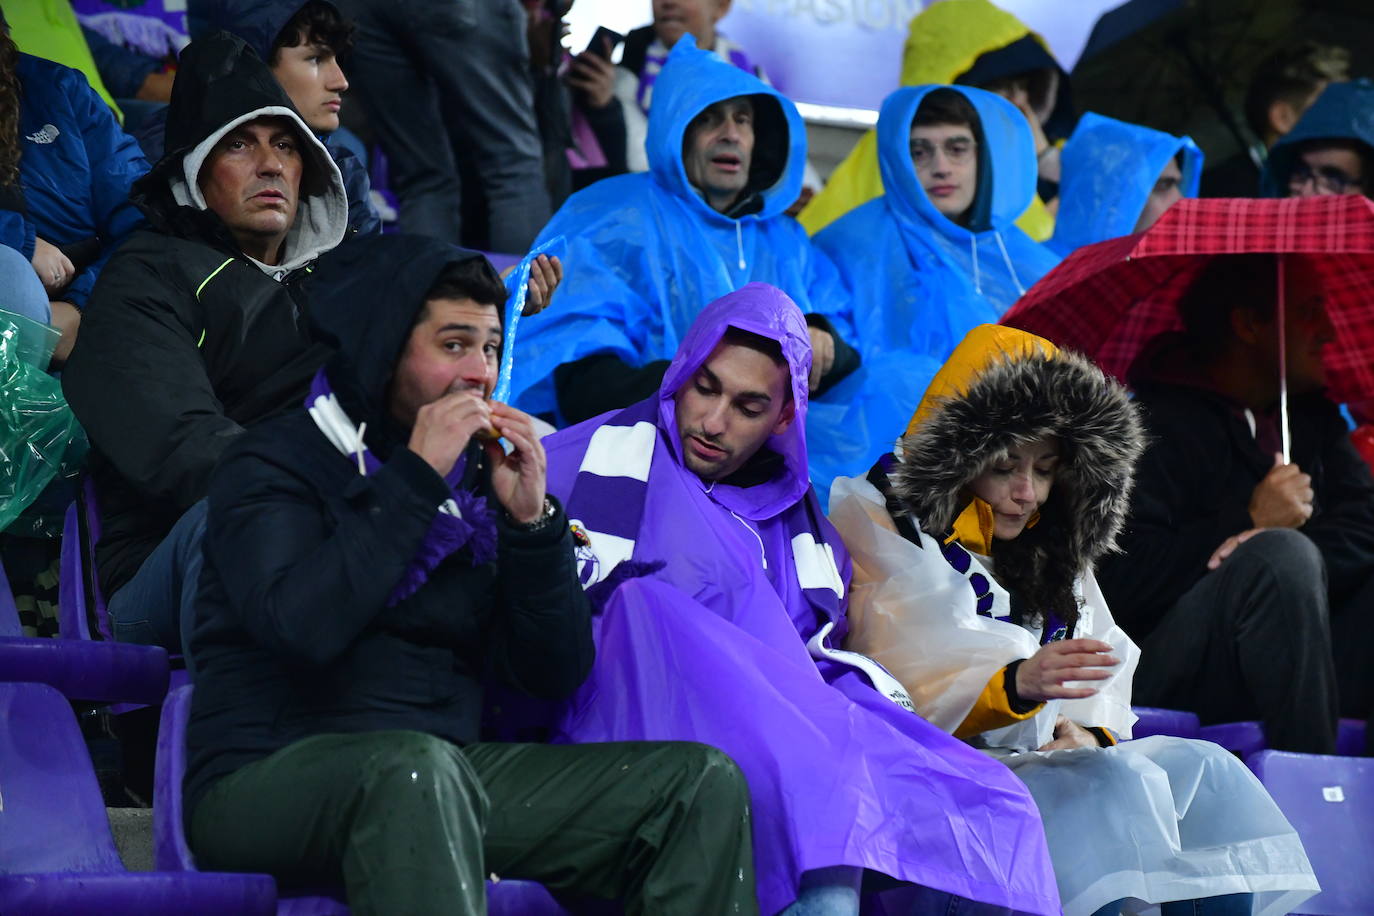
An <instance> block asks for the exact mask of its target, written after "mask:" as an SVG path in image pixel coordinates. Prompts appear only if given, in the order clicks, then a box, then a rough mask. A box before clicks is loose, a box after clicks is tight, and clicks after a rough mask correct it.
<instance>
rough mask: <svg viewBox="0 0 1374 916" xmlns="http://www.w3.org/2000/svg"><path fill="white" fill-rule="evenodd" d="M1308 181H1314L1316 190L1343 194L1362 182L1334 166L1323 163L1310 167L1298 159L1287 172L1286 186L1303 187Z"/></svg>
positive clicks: (1295, 188) (1292, 187) (1293, 188)
mask: <svg viewBox="0 0 1374 916" xmlns="http://www.w3.org/2000/svg"><path fill="white" fill-rule="evenodd" d="M1309 181H1311V182H1315V183H1316V187H1317V190H1318V191H1324V192H1326V193H1327V194H1344V193H1345V192H1346V191H1348V190H1350V189H1351V188H1353V187H1359V186H1360V185H1361V184H1362V183H1363V182H1362V180H1361V179H1359V178H1352V177H1351V176H1349V175H1347V174H1346V173H1345V172H1343V171H1341V170H1340V169H1338V168H1336V167H1335V166H1330V165H1323V166H1318V167H1317V168H1315V169H1314V168H1312V166H1310V165H1308V164H1307V163H1306V162H1303V161H1301V160H1299V161H1298V162H1297V163H1295V164H1294V165H1293V171H1291V172H1289V173H1288V187H1289V189H1290V190H1297V189H1299V188H1302V187H1304V186H1305V185H1306V184H1307V183H1308V182H1309Z"/></svg>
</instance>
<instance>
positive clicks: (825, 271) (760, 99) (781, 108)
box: [513, 35, 849, 414]
mask: <svg viewBox="0 0 1374 916" xmlns="http://www.w3.org/2000/svg"><path fill="white" fill-rule="evenodd" d="M742 95H746V96H752V97H753V98H754V103H755V104H754V108H755V124H756V127H755V136H756V142H755V146H754V152H753V157H752V161H751V167H750V186H749V189H747V190H746V194H749V193H751V192H752V193H753V194H754V195H755V196H756V199H755V201H754V204H755V205H754V206H753V207H746V208H745V209H750V210H752V212H748V213H745V214H744V215H741V216H734V217H732V216H726V215H723V214H721V213H717V212H716V211H715V210H713V209H711V207H710V206H709V205H708V204H707V203H706V201H705V200H704V199H703V198H702V196H701V194H700V193H699V192H698V191H697V190H696V189H695V188H694V187H693V186H692V185H691V183H690V182H689V181H688V180H687V172H686V169H685V167H684V165H683V161H682V142H683V135H684V134H685V133H686V130H687V125H688V123H689V122H690V121H691V120H692V118H694V117H695V116H696V115H697V114H698V113H700V112H701V111H703V110H705V109H706V108H708V107H710V106H711V105H713V104H715V103H716V102H720V101H723V100H725V99H730V98H734V97H736V96H742ZM645 147H646V152H647V153H648V158H649V171H648V172H647V173H638V174H631V175H618V176H616V177H614V178H607V179H605V180H603V181H599V182H597V183H596V184H593V185H591V186H590V187H588V188H585V189H583V190H581V191H579V192H577V193H576V194H574V195H572V196H571V197H570V198H568V200H567V201H566V202H565V203H564V204H563V206H562V207H561V208H559V210H558V212H557V213H555V214H554V216H553V219H552V220H550V222H549V224H548V225H547V226H546V227H545V228H544V231H543V232H542V233H541V234H540V236H539V238H538V239H537V240H536V242H535V244H536V245H539V244H542V243H543V242H545V241H547V240H549V239H551V238H553V237H554V236H559V235H562V236H565V237H566V238H567V240H568V253H567V257H566V258H564V259H563V264H564V276H563V283H562V285H561V286H560V287H559V290H558V296H557V298H556V299H555V300H554V305H553V307H552V308H551V309H549V310H547V311H545V312H543V313H541V314H539V315H536V316H533V317H531V318H527V319H525V322H524V323H523V324H522V325H521V335H520V337H519V338H518V339H517V341H516V344H515V373H514V377H515V381H514V392H513V400H514V401H515V403H516V404H517V405H518V406H519V407H521V408H522V409H524V410H527V411H529V412H531V413H550V414H556V411H557V404H556V398H555V393H554V384H553V371H554V369H556V368H557V367H558V366H560V365H563V364H564V363H570V362H573V361H575V360H578V359H581V358H582V357H585V356H590V355H592V354H595V353H609V354H614V355H615V356H617V357H618V358H620V359H621V360H623V361H624V362H626V363H628V364H629V365H631V366H642V365H644V364H645V363H648V362H652V361H654V360H660V359H671V358H672V356H673V354H674V353H676V352H677V349H678V345H679V344H680V343H681V341H682V337H683V335H684V334H686V333H687V329H688V328H690V327H691V326H692V322H693V320H694V319H695V318H696V316H697V315H698V314H699V313H700V312H701V310H702V309H703V308H705V307H706V305H707V304H708V303H710V302H713V301H715V300H716V299H719V298H720V297H721V296H723V295H725V294H726V293H728V292H732V291H733V290H736V289H739V288H740V287H742V286H744V285H745V284H746V283H750V282H763V283H769V284H771V285H773V286H776V287H778V288H779V289H781V290H783V292H785V293H787V295H788V296H790V297H791V298H792V300H793V301H794V302H796V303H797V305H798V306H799V307H800V308H801V310H802V311H803V312H804V313H807V314H812V313H817V314H824V315H827V316H829V315H833V314H835V313H842V312H844V311H845V310H847V308H848V298H849V297H848V293H847V292H846V291H845V289H844V287H843V286H842V285H841V283H840V279H839V274H838V272H837V271H836V269H835V267H834V265H833V264H831V263H830V262H829V259H827V258H825V257H824V256H822V255H820V254H819V253H818V252H817V251H816V250H815V249H814V248H813V247H812V245H811V241H810V240H809V239H808V238H807V236H806V232H805V230H803V229H802V227H801V225H800V224H798V223H797V222H796V221H795V220H793V219H791V218H789V217H787V216H785V215H784V211H786V209H787V208H788V207H789V206H791V204H792V203H793V202H794V201H795V200H796V199H797V196H798V194H799V193H800V191H801V183H802V170H803V168H804V163H805V160H806V128H805V126H804V125H803V123H802V119H801V116H800V115H799V114H798V113H797V110H796V107H795V106H794V105H793V104H792V103H791V102H790V101H788V100H787V99H786V98H785V97H784V96H782V95H781V94H780V93H778V92H777V91H776V90H774V89H773V88H771V87H769V86H767V85H765V84H764V83H763V82H762V81H760V80H759V79H758V78H757V77H755V76H753V75H752V74H749V73H746V72H745V71H743V70H741V69H739V68H738V67H736V66H734V65H733V64H729V63H727V62H725V61H723V60H721V59H720V58H718V57H716V56H715V55H714V54H711V53H710V52H708V51H702V50H700V49H698V48H697V47H696V43H695V41H694V40H693V39H692V37H691V36H690V35H688V36H684V37H683V38H681V39H680V40H679V41H678V43H677V44H676V45H674V46H673V50H672V53H671V54H670V55H669V57H668V63H667V64H666V65H665V66H664V68H663V70H662V72H661V74H660V75H659V78H658V82H657V84H656V85H655V88H654V106H653V111H652V113H651V114H650V117H649V132H648V137H647V140H646V142H645ZM835 330H836V332H837V333H838V334H839V335H840V336H841V337H843V338H845V339H846V340H847V339H848V336H849V335H848V329H847V328H846V327H843V326H841V325H839V324H836V326H835Z"/></svg>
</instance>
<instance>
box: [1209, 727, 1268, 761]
mask: <svg viewBox="0 0 1374 916" xmlns="http://www.w3.org/2000/svg"><path fill="white" fill-rule="evenodd" d="M1199 737H1201V738H1202V739H1203V740H1205V741H1211V742H1214V743H1216V744H1220V745H1221V746H1222V747H1224V748H1226V749H1227V750H1228V751H1230V752H1231V753H1233V754H1235V755H1236V756H1238V757H1240V759H1242V760H1244V759H1246V758H1247V757H1249V756H1250V755H1251V754H1257V753H1259V752H1260V751H1262V750H1265V749H1266V748H1268V747H1269V743H1268V741H1267V740H1266V739H1265V736H1264V726H1263V725H1261V724H1260V723H1258V722H1223V723H1221V724H1219V725H1204V726H1202V734H1201V735H1200V736H1199Z"/></svg>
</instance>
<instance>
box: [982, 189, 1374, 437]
mask: <svg viewBox="0 0 1374 916" xmlns="http://www.w3.org/2000/svg"><path fill="white" fill-rule="evenodd" d="M1247 252H1274V253H1282V254H1302V255H1304V256H1306V257H1307V258H1308V259H1309V260H1310V261H1311V262H1312V263H1313V265H1314V267H1315V268H1316V270H1317V272H1318V273H1319V275H1320V276H1321V278H1322V292H1323V295H1324V301H1325V304H1326V310H1327V316H1328V317H1329V318H1330V320H1331V324H1332V327H1333V328H1334V329H1335V340H1334V341H1333V342H1332V343H1331V344H1330V345H1329V346H1328V347H1327V348H1326V350H1325V352H1324V353H1323V361H1324V362H1325V364H1326V370H1327V381H1328V390H1329V392H1330V394H1331V396H1332V397H1333V398H1335V399H1336V400H1338V401H1348V402H1363V401H1370V400H1374V203H1371V201H1369V200H1367V199H1366V198H1364V197H1359V196H1356V195H1344V196H1340V197H1309V198H1290V199H1287V200H1250V199H1243V200H1232V199H1225V198H1221V199H1217V198H1213V199H1188V200H1181V201H1179V202H1178V203H1176V204H1174V205H1173V206H1172V207H1170V208H1169V210H1168V212H1166V213H1165V214H1164V215H1163V216H1162V217H1160V219H1159V221H1158V222H1157V223H1155V224H1154V226H1152V227H1150V228H1149V229H1148V230H1146V231H1145V232H1142V233H1140V234H1138V235H1130V236H1125V237H1123V238H1119V239H1110V240H1108V241H1105V242H1099V243H1097V244H1096V245H1087V246H1085V247H1083V248H1080V249H1078V250H1077V251H1075V252H1074V253H1073V254H1071V255H1069V257H1068V258H1066V259H1065V260H1064V262H1063V263H1062V264H1060V265H1059V266H1058V267H1056V268H1055V269H1054V270H1052V271H1050V273H1049V274H1047V275H1046V276H1045V277H1044V278H1043V279H1041V281H1040V282H1039V283H1037V284H1035V286H1034V287H1032V288H1031V289H1030V290H1029V291H1028V292H1027V293H1026V294H1025V295H1024V296H1022V297H1021V299H1020V300H1019V301H1018V302H1017V303H1016V304H1015V305H1014V306H1012V308H1011V310H1010V311H1008V312H1007V313H1006V315H1004V316H1003V317H1002V323H1003V324H1006V325H1009V326H1011V327H1015V328H1020V329H1021V330H1023V331H1029V332H1031V333H1032V334H1038V335H1039V336H1041V337H1044V338H1045V339H1047V340H1050V341H1052V342H1053V343H1055V344H1056V345H1058V346H1060V347H1064V348H1066V349H1070V350H1077V351H1079V352H1080V353H1084V354H1086V355H1088V356H1089V357H1091V358H1092V359H1093V360H1094V361H1096V362H1097V364H1098V365H1099V366H1101V367H1102V369H1103V370H1104V371H1106V372H1108V373H1110V374H1112V375H1114V376H1116V377H1117V378H1118V379H1121V380H1122V381H1125V379H1126V373H1127V371H1128V370H1129V369H1130V367H1131V364H1132V363H1133V362H1134V361H1135V358H1136V357H1137V356H1138V355H1139V354H1140V352H1141V351H1142V350H1143V349H1144V348H1145V347H1146V345H1148V344H1149V343H1150V341H1152V340H1153V339H1154V338H1155V337H1157V336H1158V335H1160V334H1162V333H1164V332H1166V331H1175V330H1180V329H1181V328H1182V323H1181V321H1180V320H1179V315H1178V302H1179V299H1180V298H1181V297H1182V295H1183V293H1184V291H1185V290H1187V288H1188V286H1189V285H1190V284H1191V283H1192V281H1193V278H1194V277H1196V276H1197V275H1198V273H1199V272H1200V271H1201V270H1202V268H1203V266H1204V265H1206V263H1207V262H1208V261H1209V260H1211V259H1212V258H1213V257H1215V256H1217V255H1221V254H1243V253H1247ZM1280 289H1282V285H1280ZM1280 308H1282V296H1280ZM1280 317H1282V316H1280ZM1279 327H1280V328H1282V327H1283V322H1282V320H1280V321H1279ZM1284 425H1285V426H1286V425H1287V424H1286V423H1285V424H1284ZM1285 438H1286V437H1285ZM1285 444H1286V443H1285ZM1285 451H1286V449H1285Z"/></svg>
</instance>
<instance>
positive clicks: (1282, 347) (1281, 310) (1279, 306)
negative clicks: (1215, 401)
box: [1275, 254, 1292, 464]
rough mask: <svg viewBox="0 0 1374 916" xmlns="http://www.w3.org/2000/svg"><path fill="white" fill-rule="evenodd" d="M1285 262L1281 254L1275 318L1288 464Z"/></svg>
mask: <svg viewBox="0 0 1374 916" xmlns="http://www.w3.org/2000/svg"><path fill="white" fill-rule="evenodd" d="M1285 261H1286V258H1285V256H1284V255H1283V254H1279V255H1278V264H1279V268H1278V269H1279V276H1278V282H1279V294H1278V299H1277V301H1276V304H1275V312H1276V315H1275V318H1276V319H1277V321H1278V329H1279V441H1280V443H1281V444H1282V446H1283V463H1284V464H1288V463H1290V461H1291V459H1292V456H1291V451H1292V449H1291V446H1292V443H1291V441H1290V439H1289V436H1288V318H1287V315H1286V314H1285V312H1286V308H1285V305H1286V303H1285V301H1284V288H1285V286H1286V285H1287V284H1286V283H1285V282H1284V273H1285V270H1284V268H1285V266H1286V264H1285Z"/></svg>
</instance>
